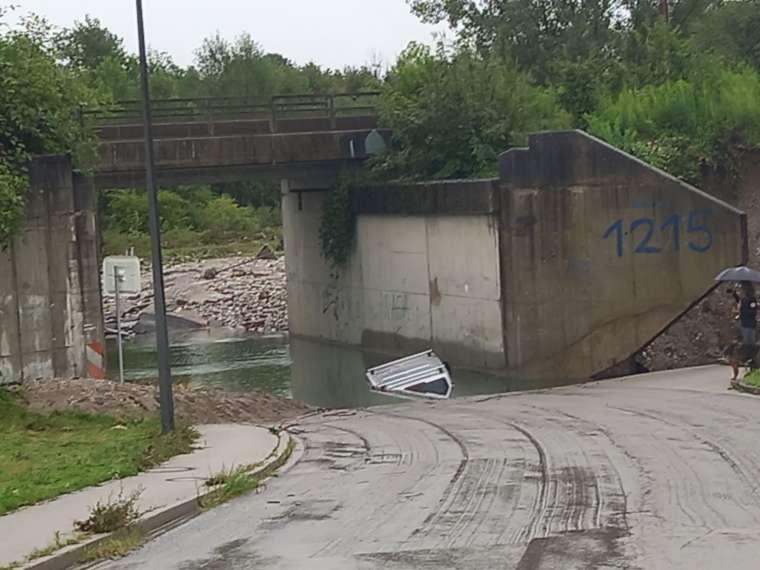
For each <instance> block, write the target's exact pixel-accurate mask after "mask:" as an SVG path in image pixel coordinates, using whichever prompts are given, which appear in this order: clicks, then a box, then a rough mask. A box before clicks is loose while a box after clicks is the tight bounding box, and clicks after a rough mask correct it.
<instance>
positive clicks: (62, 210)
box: [0, 156, 103, 384]
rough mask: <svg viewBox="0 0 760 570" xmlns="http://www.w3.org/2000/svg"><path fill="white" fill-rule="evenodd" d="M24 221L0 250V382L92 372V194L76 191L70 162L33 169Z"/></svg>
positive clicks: (97, 306)
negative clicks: (89, 361) (88, 367)
mask: <svg viewBox="0 0 760 570" xmlns="http://www.w3.org/2000/svg"><path fill="white" fill-rule="evenodd" d="M29 179H30V189H29V192H28V194H27V197H26V198H27V202H26V219H25V221H24V223H23V225H22V227H21V230H20V233H19V235H18V236H17V237H16V238H15V239H14V240H13V243H12V244H11V245H10V247H9V248H8V249H7V250H6V251H4V252H2V253H0V316H2V319H0V384H5V383H12V382H22V381H24V380H29V379H36V378H48V377H55V376H59V377H71V376H84V375H86V360H85V345H86V343H87V342H89V341H92V340H102V338H103V325H102V314H101V303H100V280H99V268H98V265H99V256H98V252H99V244H98V230H97V214H96V205H95V194H94V189H93V188H92V186H91V185H89V184H87V183H83V184H80V185H78V186H77V188H76V189H75V184H74V174H73V170H72V167H71V163H70V161H69V159H68V158H67V157H62V156H45V157H38V158H35V159H34V160H33V161H32V163H31V164H30V165H29Z"/></svg>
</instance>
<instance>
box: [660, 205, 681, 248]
mask: <svg viewBox="0 0 760 570" xmlns="http://www.w3.org/2000/svg"><path fill="white" fill-rule="evenodd" d="M670 226H673V249H674V250H675V251H679V250H680V249H681V216H679V215H678V214H673V215H672V216H670V217H669V218H668V219H667V220H666V222H665V223H664V224H662V226H661V227H660V230H661V231H663V232H664V231H667V229H668V227H670Z"/></svg>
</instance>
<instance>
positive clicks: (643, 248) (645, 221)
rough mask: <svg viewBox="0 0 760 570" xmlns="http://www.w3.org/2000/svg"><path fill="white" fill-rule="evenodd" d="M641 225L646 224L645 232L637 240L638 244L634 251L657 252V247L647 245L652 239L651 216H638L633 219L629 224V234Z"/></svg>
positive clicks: (652, 224) (652, 221) (658, 250)
mask: <svg viewBox="0 0 760 570" xmlns="http://www.w3.org/2000/svg"><path fill="white" fill-rule="evenodd" d="M642 226H646V228H647V233H646V234H645V235H644V238H643V239H642V240H641V241H640V242H639V245H638V246H636V249H635V250H634V251H635V252H636V253H659V252H660V248H659V247H654V246H653V245H649V241H650V240H651V239H652V234H654V220H652V219H651V218H639V219H638V220H634V221H633V223H632V224H631V234H633V233H634V232H635V231H636V230H637V229H638V228H640V227H642Z"/></svg>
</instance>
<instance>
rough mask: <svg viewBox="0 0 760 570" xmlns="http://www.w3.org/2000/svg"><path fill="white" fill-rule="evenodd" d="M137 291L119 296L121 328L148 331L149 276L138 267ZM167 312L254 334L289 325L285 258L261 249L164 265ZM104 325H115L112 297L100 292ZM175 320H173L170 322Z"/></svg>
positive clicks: (191, 322) (184, 322)
mask: <svg viewBox="0 0 760 570" xmlns="http://www.w3.org/2000/svg"><path fill="white" fill-rule="evenodd" d="M142 275H143V281H142V290H141V292H140V294H139V295H135V296H132V297H127V298H125V299H122V304H121V308H122V330H124V331H126V332H127V333H138V334H139V333H143V332H151V328H152V316H153V281H152V279H151V274H150V267H147V266H144V267H143V268H142ZM164 285H165V291H166V306H167V312H168V313H169V314H170V315H172V316H173V317H177V318H175V319H172V322H173V323H180V324H181V326H182V327H183V328H189V329H192V328H205V327H210V328H221V327H223V328H229V329H232V330H236V331H240V332H243V331H245V332H253V333H257V334H272V333H281V332H286V331H287V330H288V314H287V310H288V302H287V288H286V273H285V258H284V257H281V256H279V257H278V256H276V255H274V254H273V253H271V251H269V250H267V249H265V250H263V251H262V252H260V253H259V254H258V255H257V256H254V257H240V256H238V257H224V258H218V259H207V260H203V261H191V262H187V263H180V264H177V265H172V266H169V267H167V268H166V269H165V272H164ZM103 312H104V315H105V319H106V327H107V328H109V329H115V327H116V312H115V305H114V301H113V299H112V298H105V299H104V304H103ZM175 326H178V325H175Z"/></svg>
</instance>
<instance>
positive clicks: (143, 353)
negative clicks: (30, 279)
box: [108, 331, 561, 408]
mask: <svg viewBox="0 0 760 570" xmlns="http://www.w3.org/2000/svg"><path fill="white" fill-rule="evenodd" d="M386 360H389V358H388V357H387V356H383V355H378V354H373V353H368V352H363V351H360V350H357V349H351V348H346V347H339V346H334V345H329V344H322V343H316V342H311V341H306V340H302V339H296V338H289V337H287V336H269V337H262V336H256V335H240V336H233V337H230V336H229V332H228V331H203V332H194V333H190V334H186V335H182V336H176V337H173V338H172V343H171V366H172V375H173V377H174V379H175V381H179V382H187V383H190V384H191V385H195V386H203V385H206V386H209V385H210V386H217V387H222V388H224V389H228V390H235V391H249V390H261V391H265V392H270V393H273V394H277V395H280V396H286V397H292V398H295V399H297V400H300V401H303V402H306V403H308V404H311V405H314V406H319V407H325V408H352V407H362V406H370V405H375V404H383V403H391V402H393V401H395V398H393V397H390V396H386V395H382V394H378V393H376V392H372V391H371V390H369V388H368V384H367V381H366V380H365V377H364V372H365V370H366V369H367V368H368V367H371V366H374V365H377V364H380V363H382V362H384V361H386ZM124 367H125V378H126V379H127V380H146V379H151V378H154V377H155V376H156V367H157V356H156V349H155V339H154V337H153V336H152V335H151V336H148V335H146V336H140V337H137V338H136V339H133V340H130V341H127V342H126V343H125V348H124ZM108 370H109V377H111V378H117V377H118V360H117V352H116V347H115V343H112V342H109V350H108ZM452 379H453V381H454V397H462V396H472V395H478V394H495V393H502V392H510V391H516V390H526V389H532V388H541V387H547V386H556V385H558V384H561V382H549V383H546V382H544V383H541V384H536V383H534V382H525V381H520V380H516V379H509V378H504V377H501V376H495V375H490V374H485V373H482V372H474V371H470V370H461V369H455V370H454V371H453V372H452Z"/></svg>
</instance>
